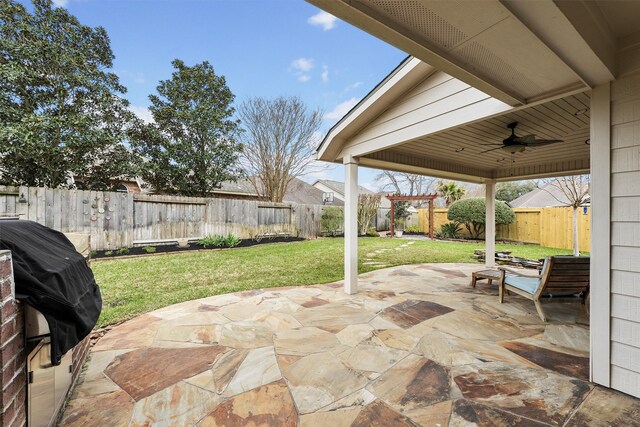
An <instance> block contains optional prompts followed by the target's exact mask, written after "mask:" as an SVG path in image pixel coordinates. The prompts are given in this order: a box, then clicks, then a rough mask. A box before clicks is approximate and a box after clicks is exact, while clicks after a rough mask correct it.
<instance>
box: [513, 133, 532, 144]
mask: <svg viewBox="0 0 640 427" xmlns="http://www.w3.org/2000/svg"><path fill="white" fill-rule="evenodd" d="M512 141H513V142H518V143H521V144H531V143H532V142H535V141H536V136H535V135H525V136H517V137H515V138H513V140H512Z"/></svg>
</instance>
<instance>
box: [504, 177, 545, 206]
mask: <svg viewBox="0 0 640 427" xmlns="http://www.w3.org/2000/svg"><path fill="white" fill-rule="evenodd" d="M496 187H497V188H496V200H502V201H503V202H507V203H509V202H510V201H512V200H515V199H517V198H518V197H520V196H522V195H524V194H527V193H528V192H530V191H533V190H534V189H535V188H536V183H535V182H533V181H515V182H501V183H499V184H498V185H497V186H496Z"/></svg>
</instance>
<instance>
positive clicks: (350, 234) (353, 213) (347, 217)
mask: <svg viewBox="0 0 640 427" xmlns="http://www.w3.org/2000/svg"><path fill="white" fill-rule="evenodd" d="M343 163H344V181H345V182H344V190H345V191H344V292H345V293H347V294H355V293H356V292H358V162H357V160H356V159H354V158H353V157H351V156H345V157H344V159H343Z"/></svg>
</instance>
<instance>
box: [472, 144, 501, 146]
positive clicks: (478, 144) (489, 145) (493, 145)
mask: <svg viewBox="0 0 640 427" xmlns="http://www.w3.org/2000/svg"><path fill="white" fill-rule="evenodd" d="M478 145H480V146H483V147H498V146H502V145H504V144H478Z"/></svg>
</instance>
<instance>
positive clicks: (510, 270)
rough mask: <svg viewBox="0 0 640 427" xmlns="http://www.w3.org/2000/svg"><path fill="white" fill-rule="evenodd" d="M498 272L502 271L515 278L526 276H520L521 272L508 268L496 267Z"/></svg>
mask: <svg viewBox="0 0 640 427" xmlns="http://www.w3.org/2000/svg"><path fill="white" fill-rule="evenodd" d="M498 270H501V271H504V272H505V273H510V274H515V275H516V276H526V274H522V272H520V271H518V270H515V269H513V268H509V267H498Z"/></svg>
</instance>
